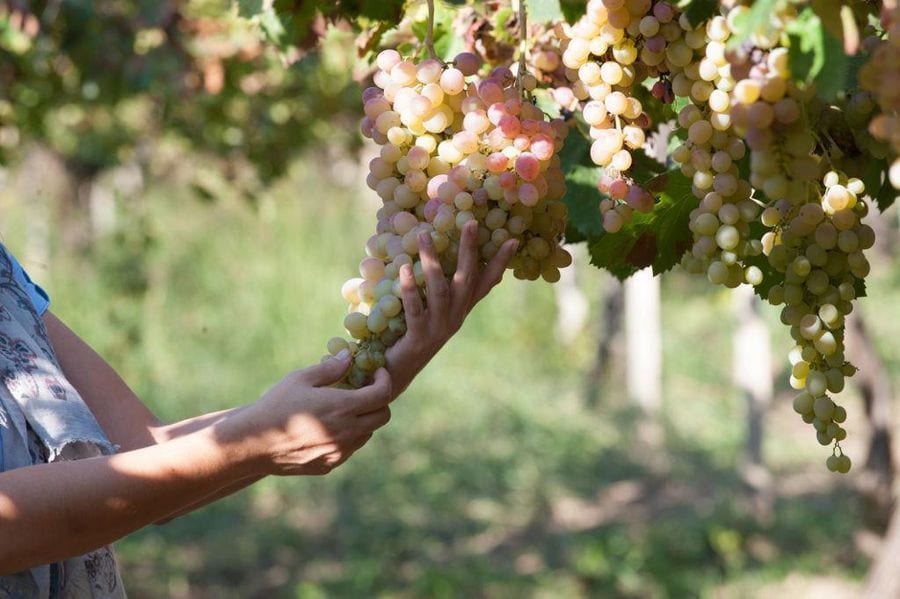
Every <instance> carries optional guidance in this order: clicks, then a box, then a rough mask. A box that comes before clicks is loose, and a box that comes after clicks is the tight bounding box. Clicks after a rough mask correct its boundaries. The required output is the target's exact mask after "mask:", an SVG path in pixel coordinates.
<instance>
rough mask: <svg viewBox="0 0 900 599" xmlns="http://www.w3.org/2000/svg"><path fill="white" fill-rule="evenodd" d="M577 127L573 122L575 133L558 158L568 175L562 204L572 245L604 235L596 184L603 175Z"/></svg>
mask: <svg viewBox="0 0 900 599" xmlns="http://www.w3.org/2000/svg"><path fill="white" fill-rule="evenodd" d="M577 123H578V121H576V120H574V119H573V121H572V122H571V125H572V129H571V131H570V133H569V136H568V137H567V138H566V143H565V145H564V146H563V148H562V150H561V151H560V155H559V156H560V161H561V163H562V169H563V172H564V173H565V175H566V195H565V196H564V197H563V202H565V204H566V207H567V208H568V209H569V229H568V230H567V231H566V241H568V242H569V243H577V242H578V241H583V240H584V239H585V238H587V237H593V236H597V235H600V234H601V233H603V223H602V221H601V220H600V210H599V209H598V206H599V203H600V199H601V196H600V192H599V191H597V181H598V180H599V178H600V173H601V172H602V171H601V169H600V168H599V167H597V166H595V165H594V164H593V163H592V162H591V157H590V150H591V143H590V140H589V139H588V138H587V137H585V135H584V134H583V133H582V132H581V129H580V128H579V126H578V125H577Z"/></svg>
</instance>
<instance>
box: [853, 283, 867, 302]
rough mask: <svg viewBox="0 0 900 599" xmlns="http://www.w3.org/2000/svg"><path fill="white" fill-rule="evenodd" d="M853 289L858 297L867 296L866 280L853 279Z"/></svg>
mask: <svg viewBox="0 0 900 599" xmlns="http://www.w3.org/2000/svg"><path fill="white" fill-rule="evenodd" d="M853 290H854V291H855V292H856V297H857V299H859V298H861V297H866V295H867V294H866V280H865V279H856V280H854V281H853Z"/></svg>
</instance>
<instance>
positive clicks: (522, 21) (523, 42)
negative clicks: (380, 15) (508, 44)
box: [429, 0, 528, 97]
mask: <svg viewBox="0 0 900 599" xmlns="http://www.w3.org/2000/svg"><path fill="white" fill-rule="evenodd" d="M429 1H430V0H429ZM527 18H528V15H527V14H526V11H525V0H519V69H518V72H517V73H516V87H517V88H518V90H519V97H522V94H523V90H524V87H523V84H522V80H523V78H524V76H525V53H526V52H527V50H528V21H527Z"/></svg>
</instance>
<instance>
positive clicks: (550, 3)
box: [525, 0, 564, 23]
mask: <svg viewBox="0 0 900 599" xmlns="http://www.w3.org/2000/svg"><path fill="white" fill-rule="evenodd" d="M525 6H526V8H528V20H529V21H530V22H533V23H552V22H554V21H561V20H562V19H563V18H564V17H563V12H562V8H561V7H560V5H559V0H528V1H527V2H526V3H525Z"/></svg>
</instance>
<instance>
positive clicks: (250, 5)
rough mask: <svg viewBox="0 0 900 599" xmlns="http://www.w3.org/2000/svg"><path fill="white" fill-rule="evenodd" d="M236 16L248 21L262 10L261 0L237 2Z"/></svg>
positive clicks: (238, 0)
mask: <svg viewBox="0 0 900 599" xmlns="http://www.w3.org/2000/svg"><path fill="white" fill-rule="evenodd" d="M237 5H238V15H239V16H241V17H244V18H245V19H249V18H252V17H255V16H256V15H258V14H259V13H261V12H262V10H263V0H237Z"/></svg>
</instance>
